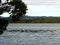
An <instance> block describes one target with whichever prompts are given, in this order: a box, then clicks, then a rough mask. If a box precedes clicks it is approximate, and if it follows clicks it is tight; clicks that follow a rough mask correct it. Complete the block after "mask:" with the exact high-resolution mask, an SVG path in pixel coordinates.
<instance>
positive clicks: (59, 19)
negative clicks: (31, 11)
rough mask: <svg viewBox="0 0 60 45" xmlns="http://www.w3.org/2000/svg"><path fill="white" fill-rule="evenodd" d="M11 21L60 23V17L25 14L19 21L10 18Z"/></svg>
mask: <svg viewBox="0 0 60 45" xmlns="http://www.w3.org/2000/svg"><path fill="white" fill-rule="evenodd" d="M10 23H60V17H29V16H25V17H23V18H21V19H20V20H17V21H12V20H10Z"/></svg>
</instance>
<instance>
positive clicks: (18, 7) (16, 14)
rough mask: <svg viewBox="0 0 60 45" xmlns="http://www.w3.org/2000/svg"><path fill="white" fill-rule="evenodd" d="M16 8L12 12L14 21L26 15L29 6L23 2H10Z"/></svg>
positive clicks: (20, 0) (15, 0) (18, 0)
mask: <svg viewBox="0 0 60 45" xmlns="http://www.w3.org/2000/svg"><path fill="white" fill-rule="evenodd" d="M10 4H12V5H13V6H14V9H13V11H12V14H13V15H12V19H13V21H15V20H19V18H20V17H21V16H23V15H25V14H26V11H27V6H26V4H25V3H24V2H22V0H12V1H11V2H10Z"/></svg>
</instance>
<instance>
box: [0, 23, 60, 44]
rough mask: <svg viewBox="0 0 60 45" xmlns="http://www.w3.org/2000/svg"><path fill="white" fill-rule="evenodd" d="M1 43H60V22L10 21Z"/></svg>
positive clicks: (0, 37)
mask: <svg viewBox="0 0 60 45" xmlns="http://www.w3.org/2000/svg"><path fill="white" fill-rule="evenodd" d="M22 30H23V31H22ZM0 45H60V23H25V24H24V23H13V24H12V23H10V24H9V25H8V26H7V30H6V31H4V33H3V34H2V35H0Z"/></svg>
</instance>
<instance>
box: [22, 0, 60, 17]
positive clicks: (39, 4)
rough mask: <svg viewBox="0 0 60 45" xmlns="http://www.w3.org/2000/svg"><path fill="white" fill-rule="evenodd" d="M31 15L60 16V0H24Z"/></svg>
mask: <svg viewBox="0 0 60 45" xmlns="http://www.w3.org/2000/svg"><path fill="white" fill-rule="evenodd" d="M23 1H24V2H25V3H26V4H27V7H28V11H27V12H28V13H27V15H29V16H60V0H23Z"/></svg>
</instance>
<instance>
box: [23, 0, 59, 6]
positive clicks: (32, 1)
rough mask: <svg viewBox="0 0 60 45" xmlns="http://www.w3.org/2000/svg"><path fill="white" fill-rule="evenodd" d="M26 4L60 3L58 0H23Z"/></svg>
mask: <svg viewBox="0 0 60 45" xmlns="http://www.w3.org/2000/svg"><path fill="white" fill-rule="evenodd" d="M23 1H24V2H25V3H26V4H32V5H36V4H37V5H41V4H42V5H53V4H60V0H23Z"/></svg>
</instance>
